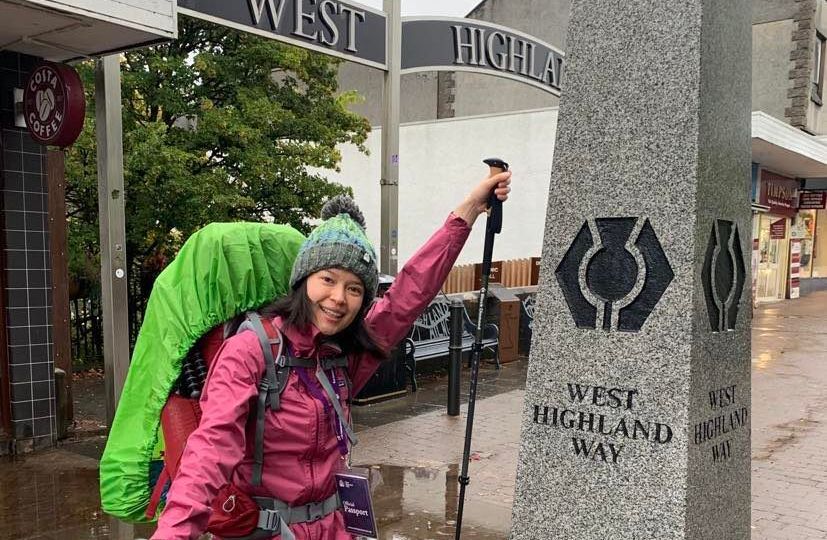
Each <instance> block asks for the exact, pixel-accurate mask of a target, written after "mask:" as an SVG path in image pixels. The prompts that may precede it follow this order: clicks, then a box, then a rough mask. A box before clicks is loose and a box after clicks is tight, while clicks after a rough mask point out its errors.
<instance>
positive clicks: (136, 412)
mask: <svg viewBox="0 0 827 540" xmlns="http://www.w3.org/2000/svg"><path fill="white" fill-rule="evenodd" d="M303 241H304V236H303V235H302V234H301V233H300V232H298V231H297V230H295V229H293V228H292V227H290V226H288V225H274V224H268V223H213V224H210V225H207V226H206V227H204V228H203V229H201V230H199V231H197V232H196V233H194V234H193V235H192V236H191V237H190V238H189V239H188V240H187V241H186V243H185V244H184V245H183V246H182V248H181V250H180V252H179V253H178V255H177V256H176V258H175V260H173V261H172V263H170V264H169V266H167V267H166V268H165V269H164V270H163V272H161V274H160V275H159V276H158V278H157V279H156V281H155V284H154V285H153V289H152V292H151V294H150V297H149V301H148V303H147V308H146V311H145V314H144V318H143V321H142V324H141V329H140V332H139V334H138V338H137V340H136V342H135V348H134V351H133V353H132V358H131V362H130V366H129V370H128V372H127V377H126V381H125V383H124V387H123V391H122V393H121V396H120V399H119V402H118V408H117V410H116V412H115V417H114V420H113V422H112V426H111V428H110V431H109V437H108V439H107V443H106V448H105V449H104V452H103V456H102V457H101V461H100V494H101V504H102V507H103V510H104V511H105V512H106V513H107V514H110V515H112V516H115V517H117V518H119V519H122V520H124V521H129V522H146V521H152V520H154V519H155V518H156V515H155V513H154V512H153V513H149V514H150V515H147V514H148V512H147V510H148V508H149V507H150V503H151V502H152V494H153V491H158V495H157V499H158V501H160V500H162V497H161V495H163V493H164V487H165V486H166V484H168V478H172V477H174V475H171V474H169V473H170V471H169V470H168V471H167V472H166V474H164V467H165V463H164V457H166V456H165V454H166V453H167V452H166V449H167V447H172V448H171V449H172V450H173V452H172V454H174V453H175V452H176V451H177V450H175V449H176V448H180V449H181V450H182V449H183V443H184V442H185V441H186V437H188V436H189V433H191V432H192V430H194V429H195V427H196V426H197V425H198V421H199V420H200V409H199V408H198V407H197V405H198V404H197V401H195V400H194V399H191V398H189V397H184V395H181V394H180V392H179V393H176V392H175V390H176V389H179V390H180V388H181V386H180V385H181V382H180V381H182V380H183V381H184V383H186V382H187V381H188V380H189V379H190V378H192V377H199V376H203V377H205V376H206V366H202V367H200V368H199V366H198V365H197V364H192V363H190V362H187V363H186V365H187V366H189V367H187V368H186V370H185V368H184V364H185V363H184V362H183V361H184V359H185V358H186V357H187V356H188V355H194V354H195V352H192V353H191V351H192V350H193V346H194V345H196V343H199V347H198V351H197V352H200V353H201V354H202V356H203V357H204V359H211V357H212V356H211V355H210V352H211V351H212V352H213V353H214V352H216V351H217V350H218V348H219V347H220V345H221V342H223V340H224V339H225V338H226V337H228V336H226V335H224V334H223V333H222V332H223V331H224V329H223V328H224V327H223V325H224V323H225V322H226V321H230V320H233V319H235V318H237V317H238V316H239V315H240V314H244V313H246V312H248V311H250V310H254V309H257V308H259V307H261V306H263V305H265V304H267V303H269V302H271V301H273V300H274V299H276V298H279V297H281V296H284V295H285V294H287V292H288V291H289V288H290V287H289V281H290V272H291V270H292V266H293V261H294V260H295V258H296V256H297V254H298V251H299V247H300V246H301V244H302V242H303ZM269 339H270V338H268V341H269ZM267 349H270V347H269V346H268V347H267ZM266 352H270V351H269V350H268V351H266ZM204 354H206V356H204ZM270 354H271V355H272V353H270ZM266 356H267V354H266V353H265V357H266ZM268 365H269V362H268ZM268 369H269V368H268ZM199 370H201V371H200V372H199ZM273 370H274V371H273V376H275V366H274V367H273ZM269 378H270V377H263V380H265V379H269ZM284 379H285V380H286V377H284ZM277 394H278V392H276V395H277ZM268 395H269V396H270V401H271V402H273V403H275V398H273V392H268ZM168 402H169V403H168ZM173 402H175V403H176V404H177V405H172V406H171V405H169V404H170V403H173ZM271 405H272V403H271ZM187 409H189V412H187ZM258 409H259V410H257V411H256V414H262V415H263V413H264V411H263V408H261V407H258ZM164 411H165V414H164V415H165V416H166V417H167V419H166V422H167V424H169V425H170V426H171V427H170V429H167V430H165V431H162V430H161V417H162V412H164ZM166 438H169V439H170V440H169V443H167V441H166V440H165V439H166ZM165 443H167V444H165ZM170 457H171V458H172V457H174V455H172V456H170ZM178 459H180V455H179V456H178ZM167 461H170V460H167ZM170 462H171V461H170ZM175 466H176V467H177V462H176V464H175ZM162 477H164V478H162ZM159 480H165V481H163V482H159ZM159 483H160V484H161V485H162V487H160V488H158V484H159ZM157 506H158V504H156V510H157Z"/></svg>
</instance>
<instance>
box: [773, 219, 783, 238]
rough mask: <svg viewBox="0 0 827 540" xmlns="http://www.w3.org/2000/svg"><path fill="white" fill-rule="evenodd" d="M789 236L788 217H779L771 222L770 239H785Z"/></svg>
mask: <svg viewBox="0 0 827 540" xmlns="http://www.w3.org/2000/svg"><path fill="white" fill-rule="evenodd" d="M786 237H787V219H786V218H784V219H779V220H776V221H773V222H772V223H770V239H771V240H783V239H785V238H786Z"/></svg>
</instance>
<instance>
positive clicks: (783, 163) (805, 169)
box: [752, 111, 827, 184]
mask: <svg viewBox="0 0 827 540" xmlns="http://www.w3.org/2000/svg"><path fill="white" fill-rule="evenodd" d="M752 160H753V161H754V162H756V163H758V164H759V165H761V166H762V167H765V168H767V169H769V170H771V171H773V172H776V173H778V174H783V175H784V176H790V177H793V178H807V179H813V180H816V179H827V144H824V143H823V142H821V141H820V140H819V139H818V138H817V137H814V136H813V135H810V134H809V133H805V132H804V131H801V130H800V129H797V128H794V127H793V126H791V125H789V124H787V123H786V122H783V121H781V120H778V119H777V118H774V117H772V116H770V115H768V114H767V113H765V112H762V111H753V113H752ZM813 183H814V184H815V183H825V184H827V182H820V181H819V182H813Z"/></svg>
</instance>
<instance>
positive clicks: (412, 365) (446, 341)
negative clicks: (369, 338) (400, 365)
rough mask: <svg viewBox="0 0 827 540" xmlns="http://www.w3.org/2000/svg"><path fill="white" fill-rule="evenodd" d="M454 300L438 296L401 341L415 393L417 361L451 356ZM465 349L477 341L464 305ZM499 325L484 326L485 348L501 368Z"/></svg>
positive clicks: (489, 324) (474, 325) (468, 349)
mask: <svg viewBox="0 0 827 540" xmlns="http://www.w3.org/2000/svg"><path fill="white" fill-rule="evenodd" d="M450 308H451V302H450V301H449V300H448V299H447V298H446V297H444V296H443V297H438V298H436V299H435V300H434V301H433V302H431V303H430V304H429V305H428V307H427V308H426V309H425V311H424V312H423V313H422V315H420V316H419V317H418V318H417V319H416V321H415V322H414V324H413V326H412V327H411V331H410V333H409V334H408V337H407V338H405V341H404V342H403V343H402V345H403V347H404V349H403V352H404V355H405V365H406V368H407V370H408V372H409V373H410V376H411V387H412V388H413V391H414V392H416V390H417V385H416V363H417V362H419V361H421V360H430V359H433V358H440V357H442V356H445V357H447V356H448V346H449V345H450V341H451V321H450V313H451V309H450ZM462 318H463V325H462V330H463V331H462V350H463V352H465V351H470V350H471V347H472V345H473V344H474V339H475V332H476V328H477V325H476V324H474V323H473V322H472V321H471V318H470V317H469V316H468V311H466V309H465V307H464V306H463V308H462ZM499 333H500V331H499V328H497V325H496V324H493V323H488V324H485V325H484V326H483V331H482V347H483V350H486V349H487V350H490V351H491V352H493V353H494V360H495V362H496V365H497V369H499V368H500V353H499V347H498V343H499Z"/></svg>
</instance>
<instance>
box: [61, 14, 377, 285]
mask: <svg viewBox="0 0 827 540" xmlns="http://www.w3.org/2000/svg"><path fill="white" fill-rule="evenodd" d="M337 66H338V61H337V60H334V59H331V58H330V57H327V56H323V55H321V54H318V53H314V52H311V51H308V50H305V49H299V48H296V47H292V46H288V45H283V44H281V43H278V42H276V41H272V40H267V39H264V38H260V37H257V36H253V35H251V34H245V33H241V32H237V31H234V30H231V29H228V28H224V27H219V26H215V25H211V24H208V23H205V22H201V21H197V20H194V19H189V18H184V17H182V18H181V19H180V20H179V35H178V39H176V40H175V41H172V42H169V43H164V44H161V45H157V46H153V47H150V48H146V49H141V50H137V51H131V52H127V53H125V54H124V55H123V57H122V62H121V81H122V83H121V84H122V89H121V92H122V98H123V99H122V101H123V145H124V183H125V192H126V193H125V197H126V200H125V204H126V241H127V245H126V249H127V257H128V260H129V262H130V265H131V266H130V267H131V268H135V265H134V263H137V264H138V265H139V266H141V265H142V266H143V267H144V268H146V269H147V270H149V271H151V270H152V269H155V270H158V269H160V267H161V266H163V264H164V262H165V261H166V259H167V258H168V257H169V256H170V255H173V254H174V253H175V252H176V251H177V249H178V247H180V243H181V242H182V240H183V239H186V238H187V237H188V236H189V235H190V234H191V233H192V232H194V231H195V230H197V229H198V228H200V227H202V226H204V225H205V224H207V223H210V222H214V221H238V220H248V221H260V220H265V219H272V220H274V221H275V222H277V223H290V224H292V225H293V226H295V227H297V228H299V229H301V230H306V229H307V225H306V220H307V219H309V218H314V217H316V216H318V215H319V211H320V208H321V205H322V204H323V203H324V201H325V200H327V199H328V198H329V197H331V196H333V195H335V194H338V193H342V192H348V191H349V189H348V188H345V187H343V186H341V185H338V184H335V183H331V182H329V181H327V180H326V179H325V178H324V177H323V176H322V175H321V174H320V173H319V172H318V171H319V170H320V169H336V170H338V164H339V162H340V159H341V156H340V153H339V152H338V151H337V149H336V146H337V145H339V144H343V143H351V144H355V145H357V146H358V147H359V149H360V150H362V151H365V148H364V142H365V140H366V138H367V133H368V131H369V129H370V128H369V124H368V123H367V121H366V120H365V119H364V118H362V117H360V116H358V115H356V114H354V113H351V112H349V111H348V108H347V106H348V105H349V104H350V103H351V102H353V101H354V100H356V99H357V96H356V95H355V94H353V93H343V94H338V93H337V80H336V75H337ZM79 71H80V72H81V76H82V77H83V78H84V82H85V86H86V88H87V111H88V112H87V122H86V126H85V128H84V132H83V134H82V135H81V137H80V138H79V140H78V141H77V142H76V143H75V145H74V146H73V147H72V148H71V149H70V150H69V153H68V159H67V166H66V170H67V192H66V198H67V207H68V214H69V215H68V219H69V249H70V253H71V261H70V272H71V273H72V274H73V276H74V277H76V278H81V280H83V278H86V279H87V280H88V279H90V278H91V279H92V280H93V281H96V280H95V279H94V276H96V275H97V272H98V260H99V255H98V254H99V251H98V234H99V233H98V220H97V216H98V202H97V196H98V195H97V185H98V184H97V162H96V141H95V118H94V116H95V104H94V65H92V64H91V63H87V64H82V65H81V66H79Z"/></svg>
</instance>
